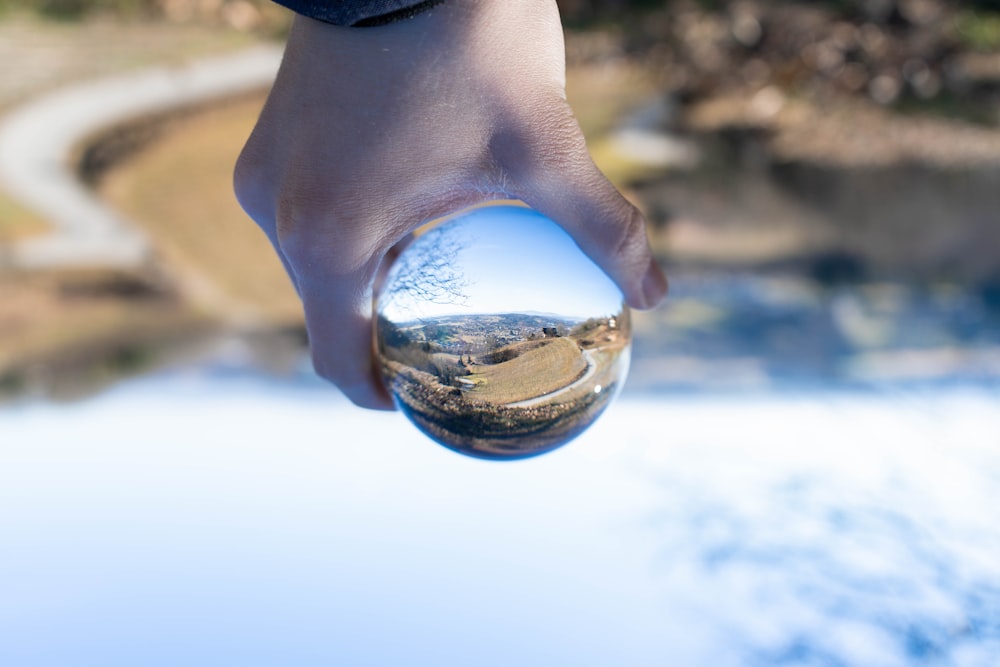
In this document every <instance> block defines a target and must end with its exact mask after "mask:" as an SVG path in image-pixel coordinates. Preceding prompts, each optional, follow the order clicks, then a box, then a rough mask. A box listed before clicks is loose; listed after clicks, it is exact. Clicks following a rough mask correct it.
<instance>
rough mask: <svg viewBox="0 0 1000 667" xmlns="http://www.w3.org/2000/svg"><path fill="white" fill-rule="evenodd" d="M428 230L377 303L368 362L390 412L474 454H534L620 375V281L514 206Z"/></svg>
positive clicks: (593, 406)
mask: <svg viewBox="0 0 1000 667" xmlns="http://www.w3.org/2000/svg"><path fill="white" fill-rule="evenodd" d="M428 227H429V229H425V230H420V231H418V233H417V234H415V235H414V238H413V239H412V241H411V243H410V244H409V245H408V246H407V247H406V248H405V249H404V250H403V251H402V253H401V254H400V255H399V256H398V258H397V259H396V260H395V262H394V263H393V264H392V266H391V267H390V268H389V270H388V272H387V273H386V275H385V278H384V280H383V281H382V283H381V288H380V289H379V293H378V297H377V300H376V303H375V320H376V326H375V329H376V343H375V345H376V356H377V359H378V363H379V366H380V367H381V372H382V375H383V378H384V380H385V382H386V386H387V387H388V389H389V392H390V393H391V394H392V396H393V400H394V401H395V403H396V405H397V406H398V407H399V409H400V410H401V411H402V412H403V413H404V414H405V415H406V416H407V417H408V418H409V419H410V420H411V421H412V422H413V423H414V424H415V425H416V426H417V427H418V428H419V429H420V430H421V431H423V432H424V433H426V434H427V435H428V436H430V437H431V438H432V439H434V440H436V441H437V442H439V443H441V444H442V445H444V446H445V447H448V448H450V449H453V450H455V451H457V452H461V453H462V454H467V455H469V456H475V457H479V458H486V459H517V458H524V457H528V456H535V455H538V454H542V453H545V452H548V451H551V450H552V449H555V448H556V447H559V446H560V445H563V444H565V443H566V442H568V441H569V440H571V439H572V438H574V437H576V436H577V435H579V434H580V433H581V432H583V431H584V429H586V428H587V427H588V426H590V425H591V424H592V423H593V422H594V420H595V419H597V417H598V416H599V415H600V414H601V412H603V411H604V409H605V408H606V407H607V406H608V405H609V404H610V403H611V401H612V400H613V399H614V397H615V396H616V395H617V393H618V391H619V389H620V388H621V385H622V384H623V382H624V380H625V375H626V373H627V372H628V363H629V354H630V349H631V329H630V325H629V310H628V307H627V306H626V305H625V302H624V299H623V297H622V294H621V292H620V291H619V289H618V287H617V286H616V285H615V284H614V283H613V282H612V281H611V279H610V278H609V277H608V276H607V275H606V274H605V273H604V272H603V271H602V270H601V269H600V268H598V267H597V265H596V264H594V263H593V262H592V261H591V260H590V259H589V258H588V257H587V256H586V255H584V254H583V252H582V251H581V250H580V248H579V247H578V246H577V245H576V243H575V242H574V241H573V240H572V239H571V238H570V236H569V235H568V234H567V233H566V232H565V231H564V230H563V229H562V228H561V227H560V226H559V225H557V224H555V223H554V222H552V221H551V220H549V219H548V218H546V217H545V216H543V215H542V214H540V213H538V212H537V211H534V210H532V209H530V208H527V207H525V206H523V205H520V204H519V203H511V202H492V203H490V204H486V205H482V206H478V207H475V208H472V209H469V210H466V211H462V212H460V213H458V214H455V215H454V216H451V217H449V218H446V219H443V220H441V221H439V222H437V223H435V224H433V225H429V226H428Z"/></svg>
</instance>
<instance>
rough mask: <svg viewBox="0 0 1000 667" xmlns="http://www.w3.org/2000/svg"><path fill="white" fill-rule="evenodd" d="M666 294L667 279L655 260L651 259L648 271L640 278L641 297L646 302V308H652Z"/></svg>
mask: <svg viewBox="0 0 1000 667" xmlns="http://www.w3.org/2000/svg"><path fill="white" fill-rule="evenodd" d="M666 294H667V277H666V276H665V275H663V271H662V270H661V269H660V265H659V264H657V263H656V258H653V259H651V260H650V261H649V269H648V270H647V271H646V275H645V276H643V278H642V296H643V298H644V299H645V301H646V308H652V307H653V306H655V305H656V304H658V303H660V301H662V300H663V297H664V296H666Z"/></svg>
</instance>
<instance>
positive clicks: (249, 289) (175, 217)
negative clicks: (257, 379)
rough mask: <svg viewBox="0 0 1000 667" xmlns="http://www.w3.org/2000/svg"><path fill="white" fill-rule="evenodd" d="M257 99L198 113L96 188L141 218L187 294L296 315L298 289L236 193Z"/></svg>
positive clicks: (245, 314) (239, 311) (251, 314)
mask: <svg viewBox="0 0 1000 667" xmlns="http://www.w3.org/2000/svg"><path fill="white" fill-rule="evenodd" d="M262 104H263V96H253V97H250V98H245V99H241V100H237V101H234V102H232V103H229V104H225V105H222V106H220V107H218V108H213V109H209V110H205V111H202V112H199V113H196V114H193V115H191V116H189V117H186V118H184V119H183V120H181V121H179V122H177V123H175V124H173V126H172V127H171V128H169V132H168V133H167V134H166V138H165V139H163V140H160V141H155V142H154V143H152V144H151V145H149V146H147V147H146V148H145V149H144V150H142V151H140V152H139V153H138V155H136V156H134V157H132V158H130V159H128V160H126V161H124V162H123V163H121V164H120V165H117V166H115V167H113V168H112V169H111V170H110V171H109V172H107V173H106V174H104V176H103V177H102V178H101V182H100V192H101V195H102V196H103V197H105V198H106V199H107V200H108V201H110V202H111V203H112V204H113V205H114V206H115V207H116V208H118V209H120V210H121V211H123V212H124V213H125V214H126V216H127V217H128V218H129V219H130V220H132V221H134V222H135V223H137V224H138V225H140V226H141V227H142V228H143V229H144V230H146V231H147V232H148V233H149V234H150V235H151V236H152V237H153V239H154V241H155V243H156V245H157V248H158V249H159V250H160V252H161V253H162V254H163V256H164V257H165V259H166V260H167V261H168V262H169V263H170V265H171V266H172V267H173V268H174V269H175V270H176V271H177V272H178V273H179V274H180V275H181V277H182V283H183V289H184V291H185V292H186V295H187V296H188V297H189V298H191V299H193V300H194V301H195V302H196V303H200V304H201V305H202V306H203V307H205V308H207V309H209V310H212V311H214V312H216V313H217V314H221V315H223V316H225V315H226V314H232V315H234V316H235V317H236V318H239V319H249V320H263V321H265V322H266V321H274V322H279V323H286V322H293V321H299V320H300V319H301V317H302V315H301V306H300V304H299V299H298V296H297V295H296V294H295V290H294V289H293V288H292V286H291V283H290V281H289V280H288V277H287V276H286V275H285V270H284V267H282V265H281V262H280V260H279V259H278V257H277V255H276V254H275V252H274V250H273V249H272V248H271V244H270V242H269V241H268V240H267V237H265V236H264V234H263V233H262V232H261V231H260V229H258V228H257V226H256V225H255V224H254V223H253V222H252V221H251V220H250V219H249V218H248V217H247V215H246V214H245V213H244V212H243V210H242V209H241V208H240V206H239V204H238V203H237V202H236V198H235V196H234V195H233V188H232V170H233V165H234V164H235V162H236V157H237V155H239V151H240V149H241V148H242V146H243V143H244V142H245V141H246V138H247V137H248V136H249V134H250V131H251V130H252V129H253V126H254V123H255V122H256V120H257V115H258V113H259V112H260V107H261V105H262Z"/></svg>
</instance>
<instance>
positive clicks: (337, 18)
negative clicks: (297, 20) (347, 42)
mask: <svg viewBox="0 0 1000 667" xmlns="http://www.w3.org/2000/svg"><path fill="white" fill-rule="evenodd" d="M274 1H275V2H277V3H278V4H279V5H284V6H285V7H288V8H289V9H291V10H292V11H294V12H296V13H297V14H302V15H303V16H308V17H309V18H313V19H317V20H320V21H324V22H325V23H332V24H334V25H343V26H357V27H362V26H376V25H384V24H386V23H392V22H393V21H399V20H401V19H406V18H410V17H411V16H416V15H417V14H419V13H420V12H422V11H424V10H427V9H430V8H431V7H433V6H434V5H437V4H440V3H441V2H443V1H444V0H274Z"/></svg>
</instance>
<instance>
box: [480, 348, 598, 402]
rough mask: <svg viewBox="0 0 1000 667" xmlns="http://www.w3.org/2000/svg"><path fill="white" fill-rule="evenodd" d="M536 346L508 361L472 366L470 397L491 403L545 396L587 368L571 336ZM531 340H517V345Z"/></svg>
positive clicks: (572, 379) (565, 384) (560, 387)
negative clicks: (473, 385) (520, 341)
mask: <svg viewBox="0 0 1000 667" xmlns="http://www.w3.org/2000/svg"><path fill="white" fill-rule="evenodd" d="M542 343H543V344H542V345H534V346H533V347H532V348H531V349H528V350H527V351H526V352H523V353H521V354H519V355H517V356H516V357H514V358H513V359H511V360H509V361H505V362H503V363H499V364H490V365H480V364H473V365H471V366H470V367H469V371H471V375H469V376H468V379H469V380H471V381H473V382H475V387H474V388H472V389H470V390H469V394H470V397H474V398H477V399H482V400H484V401H490V402H492V403H500V404H507V403H516V402H518V401H524V400H527V399H531V398H535V397H536V396H543V395H545V394H550V393H552V392H554V391H557V390H559V389H562V388H563V387H565V386H567V385H569V384H571V383H572V382H573V381H574V380H576V378H578V377H580V375H581V374H583V372H584V371H585V370H586V368H587V362H586V360H585V359H584V358H583V356H582V355H581V353H580V348H579V347H578V346H577V344H576V342H575V341H574V340H572V339H570V338H552V339H549V340H546V341H542ZM532 344H533V342H532V341H527V342H522V343H514V344H513V345H510V346H508V347H511V348H517V347H524V346H530V345H532Z"/></svg>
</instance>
